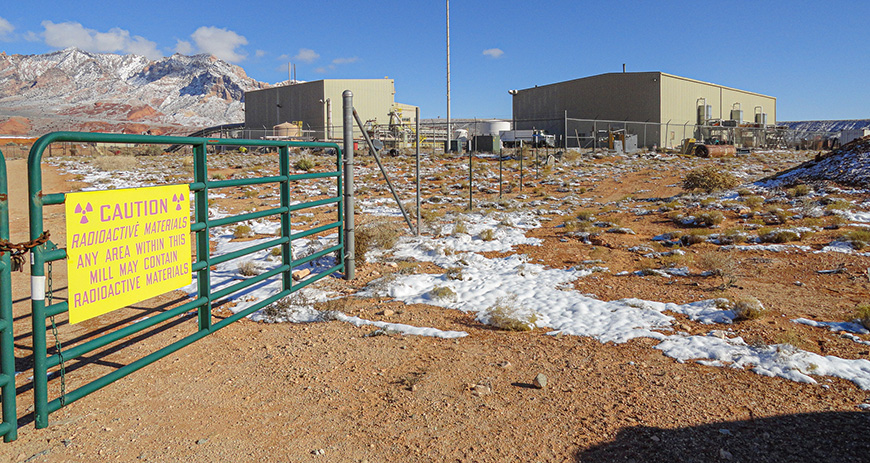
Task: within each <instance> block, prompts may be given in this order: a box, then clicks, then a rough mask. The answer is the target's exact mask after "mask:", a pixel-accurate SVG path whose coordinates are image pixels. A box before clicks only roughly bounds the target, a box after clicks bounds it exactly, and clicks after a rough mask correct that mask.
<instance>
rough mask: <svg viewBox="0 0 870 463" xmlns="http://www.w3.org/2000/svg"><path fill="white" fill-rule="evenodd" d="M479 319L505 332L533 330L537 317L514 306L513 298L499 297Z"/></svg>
mask: <svg viewBox="0 0 870 463" xmlns="http://www.w3.org/2000/svg"><path fill="white" fill-rule="evenodd" d="M481 319H482V320H483V321H484V322H485V323H487V324H489V325H491V326H494V327H496V328H498V329H501V330H507V331H530V330H533V329H534V328H535V323H537V321H538V316H537V315H536V314H535V313H533V312H529V311H527V310H523V309H522V308H519V307H517V306H516V301H515V299H514V298H513V297H500V298H498V299H497V300H496V302H495V305H493V306H492V307H490V308H488V309H486V310H485V311H484V312H483V313H482V314H481Z"/></svg>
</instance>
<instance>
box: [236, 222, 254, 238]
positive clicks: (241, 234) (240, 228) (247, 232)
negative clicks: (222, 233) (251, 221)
mask: <svg viewBox="0 0 870 463" xmlns="http://www.w3.org/2000/svg"><path fill="white" fill-rule="evenodd" d="M253 234H254V230H252V229H251V227H249V226H248V225H245V224H239V225H236V228H234V229H233V238H248V237H249V236H251V235H253Z"/></svg>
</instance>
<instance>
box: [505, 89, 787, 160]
mask: <svg viewBox="0 0 870 463" xmlns="http://www.w3.org/2000/svg"><path fill="white" fill-rule="evenodd" d="M510 93H511V94H512V95H513V115H514V118H515V120H516V126H517V127H516V128H517V129H532V128H537V129H544V130H547V132H549V133H551V134H555V135H556V136H557V140H559V141H560V144H562V145H563V146H578V144H582V143H581V141H582V140H589V139H592V134H591V133H589V132H592V130H590V129H586V130H584V131H585V132H587V133H586V134H585V136H584V134H583V133H580V131H578V130H577V128H576V127H573V128H572V127H570V126H569V124H568V121H569V120H570V119H582V120H598V121H614V122H617V123H618V122H621V121H636V122H641V123H648V124H634V125H631V124H624V130H625V131H626V133H630V132H634V135H638V136H642V139H641V140H642V141H641V145H646V146H652V145H658V146H676V145H679V144H680V143H681V142H682V140H683V139H684V138H689V137H692V138H698V139H705V138H711V137H719V138H728V137H731V140H726V141H727V142H731V143H734V142H737V143H738V144H745V145H751V144H753V143H755V144H756V145H757V144H760V141H759V139H758V138H759V137H763V132H759V131H758V130H755V131H754V132H753V131H750V130H748V129H761V130H762V131H763V130H764V129H765V128H768V127H771V128H772V127H774V126H775V124H776V98H774V97H771V96H767V95H762V94H759V93H754V92H749V91H745V90H738V89H734V88H730V87H725V86H723V85H719V84H713V83H709V82H702V81H699V80H694V79H689V78H686V77H680V76H675V75H671V74H666V73H664V72H628V73H626V72H622V73H609V74H600V75H596V76H591V77H584V78H581V79H575V80H570V81H566V82H559V83H554V84H549V85H542V86H536V87H534V88H527V89H524V90H516V91H514V90H512V91H511V92H510ZM609 125H611V126H612V125H614V124H609ZM615 125H619V124H615ZM697 126H701V127H697ZM704 126H706V127H707V128H706V129H705V128H704ZM602 127H603V126H602V125H596V128H595V131H596V132H597V131H599V130H600V129H601V128H602ZM741 127H743V128H745V129H747V130H744V132H745V133H741V130H740V128H741ZM641 131H642V132H643V133H642V134H641V133H640V132H641ZM759 133H760V135H759ZM749 134H752V137H754V139H753V140H749V139H748V137H749V136H750V135H749ZM595 136H596V137H597V136H598V134H595ZM744 138H745V139H744Z"/></svg>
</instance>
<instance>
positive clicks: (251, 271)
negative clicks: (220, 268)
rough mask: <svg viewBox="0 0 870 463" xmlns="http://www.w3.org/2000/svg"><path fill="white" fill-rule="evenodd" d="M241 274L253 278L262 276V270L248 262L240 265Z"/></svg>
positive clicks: (252, 262) (250, 261)
mask: <svg viewBox="0 0 870 463" xmlns="http://www.w3.org/2000/svg"><path fill="white" fill-rule="evenodd" d="M239 274H241V275H242V276H246V277H253V276H257V275H259V274H260V269H258V268H257V264H255V263H254V261H252V260H246V261H244V262H242V263H240V264H239Z"/></svg>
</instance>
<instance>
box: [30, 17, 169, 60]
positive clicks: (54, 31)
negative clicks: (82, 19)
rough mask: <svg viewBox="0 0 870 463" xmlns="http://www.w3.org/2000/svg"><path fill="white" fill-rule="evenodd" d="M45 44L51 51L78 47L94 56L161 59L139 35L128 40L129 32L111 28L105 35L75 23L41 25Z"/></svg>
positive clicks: (154, 45)
mask: <svg viewBox="0 0 870 463" xmlns="http://www.w3.org/2000/svg"><path fill="white" fill-rule="evenodd" d="M42 27H44V28H45V32H44V33H43V34H42V35H43V37H44V38H45V44H46V45H48V46H50V47H54V48H69V47H77V48H80V49H82V50H86V51H92V52H97V53H113V52H122V53H134V54H137V55H142V56H145V57H146V58H148V59H158V58H161V57H162V56H163V54H162V53H160V52H159V51H158V50H157V44H156V43H154V42H152V41H150V40H147V39H146V38H144V37H140V36H138V35H136V36H133V37H132V38H131V37H130V32H129V31H126V30H124V29H121V28H118V27H113V28H111V29H109V30H108V32H100V31H97V30H94V29H87V28H85V27H84V26H82V25H81V24H79V23H77V22H65V23H59V24H55V23H53V22H51V21H43V22H42Z"/></svg>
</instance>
